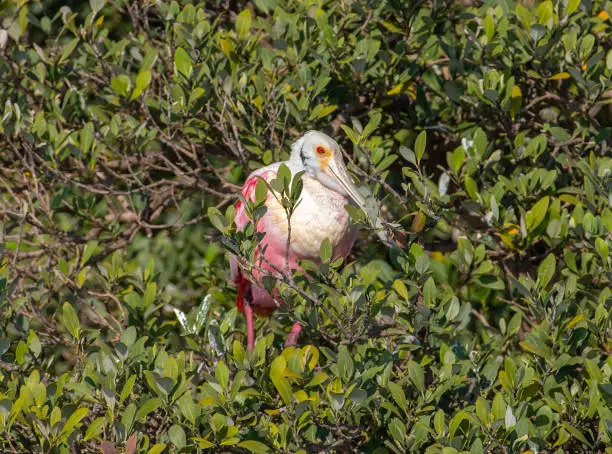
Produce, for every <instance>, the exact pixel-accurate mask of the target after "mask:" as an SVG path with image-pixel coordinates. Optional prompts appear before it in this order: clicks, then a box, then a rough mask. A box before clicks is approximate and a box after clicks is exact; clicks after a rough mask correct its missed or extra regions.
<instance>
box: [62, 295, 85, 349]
mask: <svg viewBox="0 0 612 454" xmlns="http://www.w3.org/2000/svg"><path fill="white" fill-rule="evenodd" d="M62 315H63V316H62V320H63V322H64V327H65V328H66V330H67V331H68V333H70V335H72V337H74V338H75V339H76V340H79V338H80V337H79V334H80V330H81V323H80V322H79V316H78V315H77V312H76V311H75V310H74V307H72V304H70V303H69V302H67V301H66V302H65V303H64V305H63V306H62Z"/></svg>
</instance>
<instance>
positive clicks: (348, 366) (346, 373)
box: [338, 345, 355, 383]
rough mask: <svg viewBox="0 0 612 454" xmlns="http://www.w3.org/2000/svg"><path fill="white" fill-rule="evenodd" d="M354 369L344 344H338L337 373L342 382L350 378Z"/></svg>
mask: <svg viewBox="0 0 612 454" xmlns="http://www.w3.org/2000/svg"><path fill="white" fill-rule="evenodd" d="M354 369H355V368H354V365H353V358H351V354H350V353H349V351H348V349H347V348H346V345H340V346H339V347H338V374H339V375H340V377H341V378H342V379H343V380H344V382H346V383H348V382H349V381H350V380H351V378H352V376H353V372H354Z"/></svg>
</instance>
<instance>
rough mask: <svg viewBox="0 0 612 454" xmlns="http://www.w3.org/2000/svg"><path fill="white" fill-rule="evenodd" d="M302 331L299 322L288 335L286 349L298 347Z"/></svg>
mask: <svg viewBox="0 0 612 454" xmlns="http://www.w3.org/2000/svg"><path fill="white" fill-rule="evenodd" d="M300 331H302V325H300V323H299V322H295V323H294V324H293V326H292V327H291V331H290V332H289V334H288V335H287V340H286V341H285V347H295V346H296V345H297V340H298V337H299V335H300Z"/></svg>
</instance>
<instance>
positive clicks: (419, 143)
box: [414, 131, 427, 163]
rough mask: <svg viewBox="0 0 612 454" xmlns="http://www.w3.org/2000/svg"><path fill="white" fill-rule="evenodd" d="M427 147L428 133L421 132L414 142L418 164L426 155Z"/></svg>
mask: <svg viewBox="0 0 612 454" xmlns="http://www.w3.org/2000/svg"><path fill="white" fill-rule="evenodd" d="M426 145H427V132H426V131H421V133H420V134H419V135H418V136H417V138H416V141H415V142H414V152H415V154H416V159H417V162H418V163H420V162H421V158H422V157H423V155H424V154H425V147H426Z"/></svg>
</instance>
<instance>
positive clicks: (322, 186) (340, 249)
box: [230, 131, 379, 351]
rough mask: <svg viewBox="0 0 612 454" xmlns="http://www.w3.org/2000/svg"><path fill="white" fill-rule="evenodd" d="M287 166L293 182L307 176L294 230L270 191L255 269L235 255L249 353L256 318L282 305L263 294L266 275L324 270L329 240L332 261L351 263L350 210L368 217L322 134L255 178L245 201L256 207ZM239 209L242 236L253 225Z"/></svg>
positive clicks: (353, 230) (338, 153)
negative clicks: (262, 187)
mask: <svg viewBox="0 0 612 454" xmlns="http://www.w3.org/2000/svg"><path fill="white" fill-rule="evenodd" d="M283 163H284V164H285V165H286V166H287V167H288V168H289V170H290V171H291V174H292V175H294V176H295V175H296V174H298V173H299V172H303V173H302V184H303V188H302V191H301V195H300V199H299V200H298V203H297V205H296V206H295V209H294V211H293V214H292V216H291V219H290V224H288V221H287V215H286V211H285V209H284V208H283V207H282V205H281V203H279V200H278V199H277V198H276V197H275V196H274V194H272V193H271V190H270V189H268V193H267V196H266V199H265V202H264V205H265V206H266V208H267V210H266V212H265V214H264V215H263V217H262V218H261V219H259V220H258V221H257V224H256V226H255V230H256V231H257V232H261V233H264V235H263V238H262V239H261V242H260V243H259V246H258V247H257V249H256V252H255V255H254V257H255V258H254V261H255V263H254V264H253V265H255V266H254V267H252V269H251V272H250V273H247V272H246V270H245V269H244V268H242V267H241V266H240V263H239V260H238V258H237V257H236V256H232V255H230V268H231V276H232V280H233V283H234V285H235V287H236V289H237V291H236V306H237V307H238V310H239V311H240V312H242V313H244V315H245V318H246V325H247V347H248V350H249V351H252V350H253V347H254V342H255V333H254V328H253V314H257V315H271V314H272V312H274V310H275V309H276V308H277V307H278V306H279V305H280V304H281V302H280V301H278V297H277V296H276V295H273V293H274V292H272V293H270V292H268V291H267V290H266V289H265V288H264V285H263V280H262V278H263V277H264V276H265V275H266V273H267V272H279V271H281V272H282V273H283V274H286V273H287V272H292V271H294V270H296V269H299V264H298V262H299V261H300V260H310V261H312V262H314V263H315V264H320V262H321V260H320V249H321V243H323V241H325V240H326V239H327V240H328V241H329V243H330V245H331V247H332V256H333V258H340V257H346V256H347V255H348V254H349V252H350V251H351V249H352V247H353V245H354V243H355V239H356V238H357V234H358V230H359V229H358V227H357V226H356V225H355V224H354V223H353V222H352V221H351V217H350V216H349V213H348V212H347V210H346V208H345V206H346V205H349V204H351V205H353V206H357V207H358V208H361V209H363V210H364V212H365V199H364V197H363V196H362V195H361V194H360V193H359V191H358V190H357V187H356V186H355V184H354V182H353V181H352V179H351V177H350V176H349V173H348V170H347V168H346V165H345V164H344V159H343V156H342V149H341V147H340V145H338V143H337V142H336V141H335V140H334V139H332V138H331V137H329V136H328V135H327V134H324V133H322V132H319V131H308V132H306V133H305V134H304V135H302V136H301V137H300V138H299V139H298V140H297V141H296V142H294V143H293V145H292V146H291V153H290V156H289V159H288V160H286V161H283V162H276V163H273V164H270V165H268V166H266V167H262V168H260V169H257V170H255V171H254V172H253V173H251V174H250V175H249V176H248V177H247V179H246V181H245V183H244V185H243V187H242V190H241V193H242V198H243V199H244V201H246V200H251V201H254V200H255V188H256V186H257V182H258V181H259V180H262V179H263V180H264V181H266V182H267V183H270V182H271V181H272V180H274V179H275V178H276V177H277V172H278V170H279V168H280V166H281V164H283ZM235 208H236V215H235V223H236V230H237V231H242V230H244V229H245V227H246V226H247V225H248V223H249V222H251V221H250V219H249V217H248V215H247V211H246V209H245V206H244V203H243V200H239V201H238V202H237V203H236V205H235ZM377 225H379V224H377ZM289 227H290V229H289ZM289 230H290V231H291V233H290V238H289ZM288 238H289V240H290V241H289V242H288ZM287 247H288V249H289V250H288V251H287ZM287 259H288V262H289V263H288V266H287ZM249 274H250V276H249ZM301 329H302V327H301V325H300V324H299V323H298V322H296V323H295V324H294V325H293V327H292V328H291V331H290V333H289V335H288V336H287V340H286V343H285V345H286V346H295V345H296V343H297V339H298V336H299V333H300V331H301Z"/></svg>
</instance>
